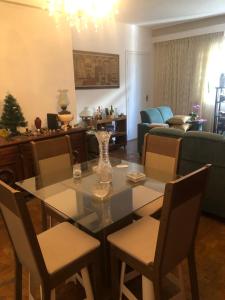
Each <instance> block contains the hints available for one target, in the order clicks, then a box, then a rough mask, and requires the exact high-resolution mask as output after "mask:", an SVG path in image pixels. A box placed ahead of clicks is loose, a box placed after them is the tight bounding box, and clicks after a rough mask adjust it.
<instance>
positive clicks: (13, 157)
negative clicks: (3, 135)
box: [0, 145, 24, 180]
mask: <svg viewBox="0 0 225 300" xmlns="http://www.w3.org/2000/svg"><path fill="white" fill-rule="evenodd" d="M0 170H1V174H3V176H4V171H5V170H6V171H7V170H9V171H11V172H13V174H14V176H15V180H22V179H23V177H24V173H23V165H22V160H21V155H20V151H19V147H18V146H17V145H16V146H9V147H4V148H0Z"/></svg>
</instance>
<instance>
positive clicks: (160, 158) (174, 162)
mask: <svg viewBox="0 0 225 300" xmlns="http://www.w3.org/2000/svg"><path fill="white" fill-rule="evenodd" d="M180 146H181V139H176V138H170V137H164V136H157V135H151V134H149V133H147V134H146V135H145V138H144V149H143V157H142V163H143V165H144V170H145V174H146V175H147V176H150V177H152V178H155V179H157V180H160V181H164V182H168V181H171V180H174V179H175V178H176V177H177V168H178V159H179V153H180ZM162 204H163V196H162V197H159V198H158V199H156V200H155V201H152V202H151V203H149V204H147V205H145V206H144V207H142V208H140V209H139V210H137V211H136V212H135V215H136V217H138V218H139V217H144V216H150V215H153V214H155V213H156V212H158V211H159V210H160V209H161V207H162Z"/></svg>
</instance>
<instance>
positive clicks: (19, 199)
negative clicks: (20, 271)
mask: <svg viewBox="0 0 225 300" xmlns="http://www.w3.org/2000/svg"><path fill="white" fill-rule="evenodd" d="M0 210H1V212H2V215H3V219H4V223H5V225H6V228H7V231H8V233H9V237H10V239H11V242H12V245H13V248H14V251H15V253H16V255H17V257H18V259H19V261H20V262H21V264H22V265H23V266H25V267H26V268H27V269H28V270H29V272H30V273H31V275H32V276H33V277H35V278H36V279H38V280H39V281H40V280H41V278H43V277H44V276H47V269H46V266H45V263H44V259H43V256H42V253H41V250H40V246H39V243H38V241H37V237H36V234H35V232H34V228H33V224H32V221H31V218H30V215H29V212H28V209H27V206H26V200H25V199H24V197H23V194H22V193H21V192H18V191H16V190H14V189H13V188H11V187H10V186H8V185H7V184H6V183H4V182H3V181H1V180H0ZM40 282H41V281H40Z"/></svg>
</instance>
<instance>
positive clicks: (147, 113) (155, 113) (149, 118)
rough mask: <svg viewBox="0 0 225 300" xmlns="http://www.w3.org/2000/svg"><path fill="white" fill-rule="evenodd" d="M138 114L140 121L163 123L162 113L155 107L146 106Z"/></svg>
mask: <svg viewBox="0 0 225 300" xmlns="http://www.w3.org/2000/svg"><path fill="white" fill-rule="evenodd" d="M140 114H141V122H142V123H164V120H163V117H162V114H161V113H160V111H159V110H158V109H157V108H147V109H145V110H142V111H141V112H140Z"/></svg>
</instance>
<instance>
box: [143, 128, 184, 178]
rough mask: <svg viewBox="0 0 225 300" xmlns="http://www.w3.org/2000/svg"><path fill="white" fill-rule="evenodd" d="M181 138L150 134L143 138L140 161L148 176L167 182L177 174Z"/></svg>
mask: <svg viewBox="0 0 225 300" xmlns="http://www.w3.org/2000/svg"><path fill="white" fill-rule="evenodd" d="M180 145H181V139H175V138H170V137H164V136H157V135H151V134H149V133H147V134H146V135H145V140H144V149H143V150H144V151H143V157H142V163H143V165H144V167H145V173H146V175H148V176H151V177H154V178H156V179H160V180H161V181H164V182H168V181H171V180H174V179H175V178H176V175H177V168H178V159H179V153H180Z"/></svg>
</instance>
